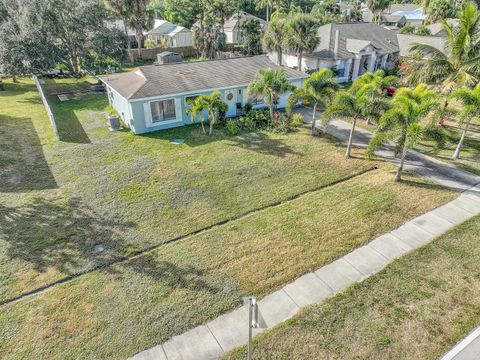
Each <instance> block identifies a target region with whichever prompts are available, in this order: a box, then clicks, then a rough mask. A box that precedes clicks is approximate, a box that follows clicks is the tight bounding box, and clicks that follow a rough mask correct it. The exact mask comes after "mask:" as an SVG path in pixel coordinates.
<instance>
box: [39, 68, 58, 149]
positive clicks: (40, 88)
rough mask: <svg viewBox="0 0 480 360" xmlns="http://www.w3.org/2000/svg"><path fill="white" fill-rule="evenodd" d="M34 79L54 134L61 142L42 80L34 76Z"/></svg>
mask: <svg viewBox="0 0 480 360" xmlns="http://www.w3.org/2000/svg"><path fill="white" fill-rule="evenodd" d="M33 78H34V80H35V85H36V86H37V89H38V92H39V93H40V96H41V97H42V101H43V105H45V110H47V114H48V118H49V119H50V123H51V124H52V128H53V132H54V133H55V136H56V137H57V140H60V136H59V135H58V129H57V124H56V122H55V118H54V117H53V113H52V109H51V108H50V105H49V104H48V101H47V97H46V96H45V93H44V91H43V88H42V84H41V83H40V79H39V78H38V76H37V75H33Z"/></svg>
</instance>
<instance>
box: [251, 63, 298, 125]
mask: <svg viewBox="0 0 480 360" xmlns="http://www.w3.org/2000/svg"><path fill="white" fill-rule="evenodd" d="M291 90H294V87H293V86H292V85H291V84H290V82H289V81H288V79H287V74H286V71H285V69H283V68H278V69H261V70H258V72H257V74H256V75H255V78H254V79H253V81H252V82H251V83H250V85H249V86H248V94H249V96H254V97H260V98H262V99H263V100H264V101H265V104H267V106H268V108H269V110H270V118H271V119H272V120H273V119H274V116H275V113H274V111H275V107H276V105H277V104H278V100H279V99H280V96H281V95H282V94H284V93H286V92H287V91H291Z"/></svg>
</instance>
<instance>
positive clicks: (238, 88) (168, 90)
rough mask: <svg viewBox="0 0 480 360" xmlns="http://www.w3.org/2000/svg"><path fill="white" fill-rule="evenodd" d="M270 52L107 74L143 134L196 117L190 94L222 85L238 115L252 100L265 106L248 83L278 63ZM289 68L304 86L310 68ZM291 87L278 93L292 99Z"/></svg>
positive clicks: (116, 102) (124, 112)
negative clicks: (192, 113) (191, 110)
mask: <svg viewBox="0 0 480 360" xmlns="http://www.w3.org/2000/svg"><path fill="white" fill-rule="evenodd" d="M278 67H279V66H278V65H275V64H274V63H272V62H271V61H270V60H269V59H268V58H267V57H266V56H265V55H259V56H249V57H237V58H229V59H224V60H207V61H196V62H188V63H172V64H162V65H146V66H140V67H138V68H136V69H134V70H133V71H131V72H128V73H119V74H113V75H108V76H105V77H103V78H102V79H101V80H102V82H103V83H104V84H105V85H106V88H107V94H108V99H109V102H110V105H111V106H112V107H113V108H114V109H115V110H116V111H117V112H118V114H119V115H120V117H121V118H122V120H123V122H124V123H125V125H126V126H127V127H129V128H130V129H131V130H132V131H133V132H134V133H136V134H142V133H146V132H150V131H157V130H162V129H168V128H172V127H178V126H182V125H186V124H190V123H191V122H192V119H191V116H190V114H189V113H188V110H189V108H190V105H189V100H191V99H195V97H197V96H199V95H202V94H211V93H212V92H214V91H219V92H220V93H221V94H222V98H223V100H224V101H225V102H226V103H227V104H228V110H227V116H228V117H235V116H237V115H238V114H239V112H240V111H241V110H242V109H243V107H244V106H245V104H247V103H250V104H252V106H253V107H254V108H261V107H265V104H264V103H263V100H262V99H260V98H255V99H254V98H249V97H248V94H247V87H248V85H249V84H250V82H251V81H252V80H253V79H254V77H255V75H256V74H257V72H258V70H260V69H266V68H278ZM285 69H286V75H287V77H288V79H289V81H290V83H291V84H292V85H293V86H295V87H301V86H302V84H303V80H304V79H305V78H306V77H307V75H305V74H304V73H302V72H300V71H297V70H294V69H289V68H285ZM289 95H290V93H287V94H284V95H282V96H281V98H280V99H278V107H279V108H283V107H285V106H286V105H287V101H288V97H289Z"/></svg>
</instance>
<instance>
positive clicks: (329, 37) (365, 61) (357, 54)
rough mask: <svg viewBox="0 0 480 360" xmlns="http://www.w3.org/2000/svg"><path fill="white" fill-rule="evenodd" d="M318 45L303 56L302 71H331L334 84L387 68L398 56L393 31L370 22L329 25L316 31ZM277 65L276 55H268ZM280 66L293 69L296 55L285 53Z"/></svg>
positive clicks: (395, 36)
mask: <svg viewBox="0 0 480 360" xmlns="http://www.w3.org/2000/svg"><path fill="white" fill-rule="evenodd" d="M318 37H319V38H320V44H319V45H318V46H317V48H316V49H315V51H313V52H312V53H309V54H304V57H303V63H302V70H310V71H313V70H320V69H324V68H329V69H331V68H335V69H336V70H337V71H338V76H337V81H338V82H345V81H351V80H355V79H356V78H357V77H358V76H360V75H361V74H363V73H364V72H367V71H375V70H377V69H380V68H382V69H390V68H393V67H394V66H395V60H396V57H397V56H398V52H399V48H398V40H397V35H396V32H395V31H392V30H387V29H385V28H383V27H381V26H379V25H377V24H372V23H332V24H327V25H323V26H321V27H320V28H319V29H318ZM268 56H269V57H270V59H272V61H274V62H276V63H278V56H277V53H276V52H271V53H269V54H268ZM282 63H283V64H284V65H286V66H289V67H296V66H297V56H296V55H294V54H289V53H285V54H283V57H282Z"/></svg>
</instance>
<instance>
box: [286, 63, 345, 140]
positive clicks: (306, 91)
mask: <svg viewBox="0 0 480 360" xmlns="http://www.w3.org/2000/svg"><path fill="white" fill-rule="evenodd" d="M337 90H338V84H337V81H336V79H335V74H334V73H333V71H332V70H330V69H323V70H320V71H318V72H316V73H314V74H312V75H310V77H309V78H308V79H306V80H305V81H304V83H303V87H302V88H300V89H295V90H294V92H293V94H292V95H290V97H289V99H288V106H287V112H288V113H291V111H292V108H293V106H294V105H295V104H296V103H298V101H299V100H303V101H304V100H306V101H308V102H309V103H311V104H313V119H312V135H314V134H315V130H316V115H317V107H318V106H319V105H322V106H326V105H330V103H331V102H332V99H333V97H334V96H335V91H337Z"/></svg>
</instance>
